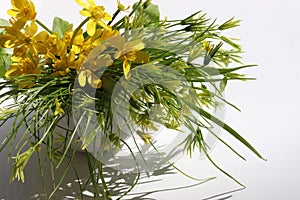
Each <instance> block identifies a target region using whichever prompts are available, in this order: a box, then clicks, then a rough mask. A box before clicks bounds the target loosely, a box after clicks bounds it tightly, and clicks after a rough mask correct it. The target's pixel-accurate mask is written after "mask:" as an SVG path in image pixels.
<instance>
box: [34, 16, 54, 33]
mask: <svg viewBox="0 0 300 200" xmlns="http://www.w3.org/2000/svg"><path fill="white" fill-rule="evenodd" d="M35 21H36V23H37V24H38V25H40V26H41V27H42V28H43V29H45V30H46V31H47V32H48V33H50V34H52V31H51V30H50V29H49V28H48V27H47V26H46V25H45V24H43V23H42V22H41V21H40V20H38V19H36V20H35Z"/></svg>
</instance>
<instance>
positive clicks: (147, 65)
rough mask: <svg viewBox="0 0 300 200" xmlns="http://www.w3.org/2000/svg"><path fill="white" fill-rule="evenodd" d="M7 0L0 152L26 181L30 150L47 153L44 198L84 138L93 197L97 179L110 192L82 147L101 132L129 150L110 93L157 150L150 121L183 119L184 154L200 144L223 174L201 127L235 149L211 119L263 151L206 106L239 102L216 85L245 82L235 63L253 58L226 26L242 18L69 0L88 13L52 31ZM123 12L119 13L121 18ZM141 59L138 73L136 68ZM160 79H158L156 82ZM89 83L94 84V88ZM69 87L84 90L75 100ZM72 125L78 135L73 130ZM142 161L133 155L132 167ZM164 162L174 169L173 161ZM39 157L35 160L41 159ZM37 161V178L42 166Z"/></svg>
mask: <svg viewBox="0 0 300 200" xmlns="http://www.w3.org/2000/svg"><path fill="white" fill-rule="evenodd" d="M11 2H12V7H13V8H12V9H10V10H8V14H9V15H10V16H11V18H10V20H9V22H7V21H5V20H1V21H0V48H1V49H0V55H1V59H0V78H3V80H2V81H1V82H0V90H1V92H2V96H1V99H0V100H1V102H0V103H1V105H3V108H2V109H1V110H0V114H1V115H0V120H1V124H0V125H1V126H4V125H5V124H8V122H11V123H12V124H11V126H10V129H9V131H8V132H7V133H6V137H5V139H4V140H3V142H2V144H1V149H0V150H1V151H2V150H3V149H4V148H8V147H9V148H10V155H9V156H10V157H12V159H13V169H12V176H11V180H12V181H13V180H14V179H16V178H17V179H20V180H21V181H23V182H24V180H25V175H24V172H23V170H24V168H25V167H26V164H27V163H28V161H29V160H30V157H31V156H32V155H33V154H34V153H36V154H37V155H38V157H40V156H41V154H42V153H44V154H45V155H46V159H47V160H48V161H49V163H50V166H51V169H52V170H51V173H52V178H53V183H54V185H53V191H52V192H51V193H49V194H48V196H47V198H49V199H50V198H51V197H52V196H53V195H54V193H55V191H56V190H57V189H58V188H59V183H61V180H63V178H64V176H63V177H61V178H60V179H59V181H58V183H56V182H55V177H56V176H55V170H54V168H55V167H60V165H61V164H62V162H65V161H66V162H67V163H69V164H68V167H67V168H66V171H68V170H69V169H70V166H71V164H72V159H73V158H74V155H75V151H76V147H74V146H81V148H82V149H83V150H85V152H86V156H87V165H88V168H89V170H90V175H91V181H92V184H93V185H94V188H95V191H94V193H95V198H96V197H97V198H100V193H99V191H98V190H99V189H98V187H97V184H98V180H100V181H102V185H103V191H104V192H103V196H102V197H103V198H104V199H106V198H107V199H110V198H111V196H110V192H109V190H108V189H107V187H106V184H105V180H104V175H103V173H102V165H103V163H101V162H99V161H97V160H96V159H93V158H92V155H91V154H90V153H89V152H88V151H87V147H88V146H89V145H90V144H92V143H93V141H94V140H95V137H96V134H98V133H99V132H101V133H102V134H104V135H105V137H106V138H107V140H108V143H109V146H112V147H113V148H116V149H121V148H122V147H124V146H125V147H128V148H129V149H130V151H131V149H132V148H135V147H132V146H129V145H128V144H127V143H126V141H125V140H123V138H122V137H121V135H120V130H118V131H115V130H114V124H113V113H112V109H113V108H112V105H111V102H112V101H114V100H115V99H113V97H117V98H119V99H120V100H122V101H124V102H129V115H130V119H129V121H130V123H133V124H134V126H135V127H138V128H137V131H135V130H134V131H132V135H133V137H139V138H141V139H142V140H143V142H144V143H145V144H146V145H149V146H153V148H154V149H155V150H157V151H158V153H159V149H158V148H156V147H155V143H153V139H155V138H153V137H154V136H152V134H151V132H152V131H155V130H156V129H157V124H159V125H162V126H165V127H167V128H168V129H172V130H179V129H180V127H182V126H183V127H185V128H186V130H185V134H187V136H186V138H185V140H184V141H182V144H183V146H184V149H183V152H186V153H189V154H191V155H192V153H193V152H194V151H200V152H204V153H205V155H206V156H207V157H208V159H209V160H210V161H211V162H212V164H213V165H215V166H216V167H217V168H218V169H220V170H221V171H222V172H224V173H225V174H227V173H226V172H225V171H223V170H222V169H221V168H219V167H218V166H217V165H216V164H215V162H213V161H212V159H211V158H210V156H209V154H208V149H209V146H208V145H207V144H206V141H205V137H204V136H203V132H204V131H208V132H209V134H213V135H214V136H215V137H216V138H217V139H219V140H220V141H221V142H222V143H224V144H225V145H226V146H228V147H229V148H230V149H231V150H232V151H234V152H235V153H236V154H237V155H238V156H240V157H242V156H241V155H240V154H238V152H236V151H235V150H234V149H233V148H232V147H231V146H230V145H229V144H227V143H226V142H225V141H223V140H222V139H221V138H220V137H219V136H218V135H217V133H215V132H214V131H213V129H212V126H213V124H215V125H216V126H220V127H221V128H223V129H224V130H225V131H226V132H228V133H229V134H231V135H232V136H233V137H234V138H236V139H237V140H238V141H239V142H241V143H242V144H243V145H245V146H246V147H247V148H248V149H249V150H251V151H252V152H253V153H254V154H256V155H257V156H258V157H259V158H262V156H261V155H260V154H259V152H258V151H257V150H256V149H255V148H254V147H253V146H252V145H251V144H250V143H249V142H247V141H246V140H245V139H244V138H243V137H242V136H241V135H240V134H239V133H238V132H236V131H235V130H234V129H233V128H231V127H230V126H229V125H228V124H226V123H224V122H223V121H222V120H221V119H218V118H217V117H216V116H214V115H213V113H211V112H209V111H212V110H214V109H216V108H218V106H219V104H220V103H225V104H229V105H231V106H233V107H234V108H236V107H235V106H234V105H232V104H231V103H229V102H228V101H226V100H225V99H224V98H223V96H222V94H223V91H224V90H225V89H226V86H227V83H228V82H229V81H231V80H249V79H250V78H247V77H245V76H244V75H243V74H240V73H238V71H239V70H241V69H243V68H248V67H253V66H255V65H244V64H242V61H241V53H242V49H241V46H240V45H239V44H238V43H237V42H236V40H235V39H231V38H230V37H227V36H225V35H224V34H223V33H224V31H225V30H227V29H231V28H235V27H237V26H239V22H240V21H239V20H235V19H234V18H231V19H229V20H228V21H226V22H224V23H223V24H217V22H216V20H210V19H208V18H207V17H206V15H205V14H204V13H203V12H200V11H199V12H196V13H194V14H192V15H190V16H189V17H187V18H185V19H178V20H168V19H165V20H161V18H160V13H159V8H158V6H157V5H154V4H152V3H151V1H149V0H146V1H142V0H141V1H139V2H137V3H135V4H134V5H133V6H132V9H131V12H130V13H128V12H124V11H126V10H129V8H125V6H124V5H122V4H121V3H120V2H118V8H117V10H116V12H115V13H114V14H113V15H112V16H111V15H110V14H109V13H107V12H106V11H105V8H104V7H103V6H100V5H96V4H95V2H94V1H93V0H89V1H88V2H87V3H86V2H83V1H82V0H76V2H77V3H78V4H79V5H80V6H82V7H83V8H82V10H80V13H81V15H83V16H84V17H85V18H84V19H83V21H82V22H81V23H80V25H79V26H78V27H73V24H72V23H70V22H67V21H65V20H63V19H60V18H58V17H55V18H54V20H53V27H52V28H51V29H49V28H48V27H46V26H45V25H44V24H43V23H42V22H40V21H39V20H38V19H37V18H36V11H35V7H34V5H33V3H32V2H31V1H30V0H11ZM122 12H124V13H125V14H124V16H123V17H119V18H118V16H119V14H120V13H122ZM117 19H119V20H118V21H116V20H117ZM38 27H40V29H41V28H42V29H43V30H41V31H40V29H39V28H38ZM95 61H97V62H96V63H95ZM140 66H143V68H142V69H143V73H138V72H139V71H138V69H139V67H140ZM162 66H167V68H163V67H162ZM166 69H167V70H166ZM143 80H148V82H147V84H144V85H140V83H141V82H143ZM158 80H160V81H162V82H163V83H165V85H161V84H157V81H158ZM118 87H128V88H130V87H132V88H137V89H136V90H134V91H132V93H130V94H129V95H128V94H127V93H126V92H125V93H119V94H117V96H113V95H114V94H115V93H114V91H115V89H116V88H118ZM211 88H213V89H211ZM88 91H95V94H94V96H93V93H89V92H88ZM76 94H81V95H80V97H79V98H77V99H76V98H75V97H76V96H74V95H76ZM74 102H75V105H76V106H75V107H74ZM92 104H95V105H96V106H95V109H88V108H90V107H89V106H90V105H92ZM117 106H120V105H117ZM155 106H158V109H157V110H156V112H155V116H154V118H153V113H152V115H151V112H150V110H151V109H154V107H155ZM82 108H85V109H83V112H80V113H79V115H77V124H76V125H75V126H74V127H72V126H71V125H69V124H71V122H70V121H71V120H72V119H71V118H72V117H73V115H74V114H76V112H75V113H74V109H75V111H76V109H82ZM122 109H125V108H124V107H120V110H122ZM77 114H78V113H77ZM93 114H96V116H97V120H98V122H99V123H98V124H99V126H95V127H93V131H89V130H88V128H87V126H89V125H90V124H92V123H93V120H94V119H93V118H92V117H91V116H92V115H93ZM66 119H67V120H66ZM64 120H66V121H65V126H64V125H62V121H64ZM125 121H126V120H125ZM57 128H60V129H61V130H62V131H57ZM24 130H25V131H24ZM78 131H80V132H81V133H83V132H84V134H83V135H81V137H78V135H77V134H76V133H77V132H78ZM137 148H139V147H137ZM11 154H13V156H11ZM159 155H161V154H159ZM161 156H163V155H161ZM133 157H134V155H133ZM242 158H243V157H242ZM134 159H135V158H134ZM139 164H140V163H138V162H137V160H136V165H137V166H139ZM167 164H169V165H171V166H173V167H174V168H175V169H177V170H179V169H178V168H177V167H175V166H174V165H173V163H171V162H170V161H168V162H167ZM39 165H40V166H42V162H41V161H40V160H39ZM40 168H41V176H42V178H43V167H40ZM96 169H97V170H98V171H97V170H96ZM95 170H96V171H97V173H96V174H95ZM179 171H180V170H179ZM180 172H182V171H180ZM182 173H183V174H185V173H184V172H182ZM227 175H228V176H229V177H231V178H232V179H233V180H235V179H234V178H233V177H232V176H230V175H229V174H227ZM137 181H138V179H137ZM137 181H136V182H135V183H134V184H133V185H132V187H131V188H130V189H129V190H128V191H127V192H124V194H121V195H120V197H119V198H121V197H122V196H124V195H126V194H127V193H128V192H129V191H130V190H131V189H132V188H133V187H134V186H135V185H136V184H137ZM235 181H237V180H235ZM237 182H238V181H237ZM238 183H239V182H238Z"/></svg>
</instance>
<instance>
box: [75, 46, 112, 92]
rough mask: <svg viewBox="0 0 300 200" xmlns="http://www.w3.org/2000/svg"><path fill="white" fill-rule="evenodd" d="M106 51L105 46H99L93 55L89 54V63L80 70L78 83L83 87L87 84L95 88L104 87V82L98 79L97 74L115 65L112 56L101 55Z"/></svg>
mask: <svg viewBox="0 0 300 200" xmlns="http://www.w3.org/2000/svg"><path fill="white" fill-rule="evenodd" d="M104 49H105V47H104V46H98V47H97V49H95V50H94V51H93V53H91V54H89V56H88V61H87V62H85V63H84V64H83V66H82V67H81V68H80V71H79V73H78V82H79V85H80V86H81V87H84V86H86V83H87V82H88V84H89V85H90V86H91V87H93V88H101V87H102V81H101V80H100V78H98V76H97V75H96V72H97V71H99V70H101V69H103V68H105V67H107V66H110V65H112V63H113V60H112V59H111V57H110V55H108V54H101V53H102V52H103V50H104ZM96 51H97V52H96Z"/></svg>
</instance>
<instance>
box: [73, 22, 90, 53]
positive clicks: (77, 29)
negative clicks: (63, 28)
mask: <svg viewBox="0 0 300 200" xmlns="http://www.w3.org/2000/svg"><path fill="white" fill-rule="evenodd" d="M89 20H90V17H87V18H86V19H85V20H83V21H82V22H81V23H80V24H79V26H78V27H77V28H76V29H75V31H74V33H73V35H72V38H71V42H70V47H72V45H73V42H74V39H75V37H76V35H77V34H78V32H79V31H80V29H81V28H82V27H83V25H84V24H85V23H87V22H88V21H89Z"/></svg>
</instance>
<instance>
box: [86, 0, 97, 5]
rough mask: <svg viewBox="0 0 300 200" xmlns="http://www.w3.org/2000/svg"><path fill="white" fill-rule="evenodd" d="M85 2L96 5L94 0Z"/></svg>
mask: <svg viewBox="0 0 300 200" xmlns="http://www.w3.org/2000/svg"><path fill="white" fill-rule="evenodd" d="M87 2H88V3H89V4H90V5H91V6H96V3H95V1H94V0H87Z"/></svg>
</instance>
